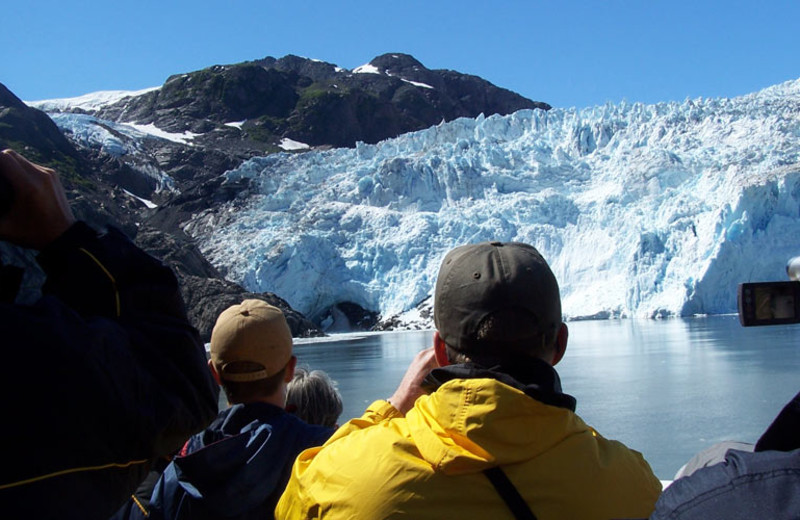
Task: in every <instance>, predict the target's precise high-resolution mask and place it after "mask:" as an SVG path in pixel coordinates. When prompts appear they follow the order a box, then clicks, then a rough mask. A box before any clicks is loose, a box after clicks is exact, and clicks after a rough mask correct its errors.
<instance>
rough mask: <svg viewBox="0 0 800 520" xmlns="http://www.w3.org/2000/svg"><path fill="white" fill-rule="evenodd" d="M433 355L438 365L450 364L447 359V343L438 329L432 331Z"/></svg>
mask: <svg viewBox="0 0 800 520" xmlns="http://www.w3.org/2000/svg"><path fill="white" fill-rule="evenodd" d="M433 355H434V357H436V362H437V363H438V364H439V366H440V367H446V366H447V365H449V364H450V361H449V360H448V359H447V344H446V343H445V342H444V340H443V339H442V337H441V336H439V331H438V330H437V331H436V332H434V333H433Z"/></svg>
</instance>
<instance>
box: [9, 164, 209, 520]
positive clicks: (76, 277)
mask: <svg viewBox="0 0 800 520" xmlns="http://www.w3.org/2000/svg"><path fill="white" fill-rule="evenodd" d="M0 177H2V179H3V180H4V181H5V182H6V183H7V185H8V186H7V188H8V189H6V190H4V193H5V195H8V197H5V198H7V199H10V200H11V203H10V204H9V205H7V207H6V208H5V211H3V212H2V214H0V239H2V240H5V241H8V242H10V243H13V244H16V245H18V246H23V247H28V248H33V249H36V250H39V251H40V253H39V256H38V258H37V259H38V262H39V264H40V265H41V266H42V268H43V270H44V272H45V273H46V275H47V279H46V282H45V284H44V286H43V287H42V297H41V298H40V299H39V301H37V302H36V303H35V304H33V305H22V304H17V303H14V301H13V299H14V296H13V295H14V293H16V289H17V288H13V289H11V290H8V288H7V287H4V288H3V291H2V293H3V294H5V295H6V297H7V299H6V300H5V301H2V302H0V338H2V340H0V342H2V349H1V350H2V358H3V366H4V370H3V377H2V378H0V388H2V393H3V395H4V396H5V399H4V404H3V416H4V417H5V420H4V424H3V428H2V433H0V459H1V460H2V461H3V462H2V464H0V511H2V512H3V513H2V515H3V517H7V518H81V519H92V518H108V517H109V516H110V515H111V514H112V513H113V512H114V511H115V510H116V509H117V508H119V506H120V505H121V504H122V503H123V502H124V501H125V500H126V499H127V497H128V496H129V495H130V493H131V492H132V491H133V490H134V489H136V486H137V485H138V484H139V482H140V481H141V480H142V479H143V478H144V477H145V476H146V474H147V472H148V471H149V469H150V467H151V465H152V463H153V461H154V460H157V459H158V458H159V457H161V456H164V455H167V454H170V453H173V452H174V451H176V450H177V449H180V446H181V445H183V443H184V442H185V441H186V439H187V438H188V437H189V436H190V435H192V434H193V433H195V432H197V431H200V430H202V429H203V428H204V427H205V426H206V425H208V424H209V423H210V422H211V420H212V419H213V418H214V415H215V413H216V407H217V398H218V389H217V387H216V385H215V384H214V380H213V378H212V377H211V376H210V375H209V374H208V369H207V368H206V366H205V363H206V357H205V352H204V349H203V344H202V342H201V341H200V338H199V335H198V333H197V331H196V330H195V329H194V328H193V327H192V326H191V325H190V323H189V321H188V319H187V316H186V312H185V309H184V306H183V302H182V300H181V297H180V292H179V289H178V284H177V281H176V279H175V276H174V275H173V273H172V271H170V270H169V269H168V268H167V267H165V266H164V265H162V264H161V263H160V262H158V261H157V260H155V259H154V258H152V257H150V256H148V255H147V254H146V253H144V252H143V251H141V250H140V249H138V248H137V247H136V246H134V245H133V244H132V243H131V242H130V241H129V240H128V239H127V238H126V237H125V236H124V235H123V234H122V233H120V232H119V231H116V230H113V229H111V230H109V231H108V232H107V233H104V234H98V233H97V232H96V231H95V230H93V229H91V228H90V227H89V226H87V225H86V224H85V223H82V222H76V220H75V217H74V216H73V214H72V212H71V210H70V208H69V204H68V202H67V199H66V195H65V192H64V189H63V187H62V186H61V183H60V182H59V180H58V176H57V174H56V172H54V171H53V170H51V169H49V168H44V167H41V166H38V165H35V164H33V163H31V162H29V161H27V160H26V159H25V158H24V157H22V156H21V155H19V154H17V153H15V152H13V151H11V150H5V151H3V152H2V153H0ZM7 281H8V278H5V277H4V279H3V281H2V282H0V283H3V284H5V283H6V282H7Z"/></svg>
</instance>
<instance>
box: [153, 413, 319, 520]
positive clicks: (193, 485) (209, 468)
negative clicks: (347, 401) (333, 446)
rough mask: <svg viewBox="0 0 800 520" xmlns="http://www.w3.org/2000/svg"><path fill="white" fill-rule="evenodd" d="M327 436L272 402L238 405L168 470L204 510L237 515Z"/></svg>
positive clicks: (263, 495) (260, 498) (261, 497)
mask: <svg viewBox="0 0 800 520" xmlns="http://www.w3.org/2000/svg"><path fill="white" fill-rule="evenodd" d="M298 425H300V426H298ZM331 432H332V430H331V429H329V428H324V427H321V426H310V425H307V424H305V423H303V422H302V421H300V420H299V419H298V418H297V417H295V416H293V415H290V414H288V413H286V412H285V411H284V410H283V409H281V408H279V407H277V406H274V405H271V404H266V403H250V404H246V405H242V404H238V405H235V406H232V407H230V408H228V409H227V410H225V411H223V412H221V413H220V415H219V416H218V417H217V419H216V420H215V421H214V422H213V423H212V424H211V425H210V426H209V427H208V429H206V430H205V431H203V432H201V433H199V434H197V435H195V436H194V437H192V438H191V439H190V440H189V441H188V442H187V445H186V447H185V448H184V450H183V451H184V453H186V454H184V455H181V456H178V457H176V458H175V459H174V463H173V464H171V465H170V466H169V467H168V468H167V471H174V473H175V474H174V477H176V480H177V482H178V483H179V485H180V486H181V487H183V489H184V491H185V492H186V493H187V494H188V495H189V496H191V497H192V498H193V499H194V500H197V501H201V502H202V503H203V506H204V508H208V509H210V510H213V511H215V512H216V511H219V512H222V511H224V512H225V515H226V516H236V515H237V514H242V513H244V512H247V511H250V510H252V509H253V508H256V507H258V506H259V505H260V504H263V503H264V502H265V501H266V499H267V498H268V497H269V496H270V495H271V494H272V493H273V492H274V491H275V490H276V488H277V487H278V486H279V485H281V487H282V485H283V482H285V480H287V479H288V473H289V471H290V469H291V464H292V463H293V461H294V458H295V457H296V456H297V454H298V453H299V452H300V451H302V449H304V448H306V447H308V446H312V445H321V444H322V443H324V442H325V440H326V439H327V438H328V437H329V436H330V434H331ZM165 473H166V472H165Z"/></svg>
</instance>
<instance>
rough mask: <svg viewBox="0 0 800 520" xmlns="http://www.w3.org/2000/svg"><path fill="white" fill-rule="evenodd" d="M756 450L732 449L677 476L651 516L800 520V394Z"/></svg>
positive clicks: (655, 519) (682, 519) (663, 518)
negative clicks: (711, 462) (718, 460)
mask: <svg viewBox="0 0 800 520" xmlns="http://www.w3.org/2000/svg"><path fill="white" fill-rule="evenodd" d="M755 449H756V451H755V452H746V451H739V450H729V451H728V452H727V453H726V454H725V460H724V461H723V462H721V463H719V464H714V465H712V466H708V467H703V468H701V469H698V470H696V471H695V472H694V473H692V474H691V475H689V476H687V477H683V478H679V479H677V480H676V481H675V482H673V483H672V485H670V486H669V487H668V488H667V489H666V490H665V491H664V492H663V493H662V494H661V497H660V498H659V499H658V502H657V503H656V510H655V512H654V513H653V514H652V515H651V517H650V518H651V520H668V519H669V520H695V519H696V520H700V519H703V520H706V519H708V520H715V519H720V520H722V519H725V520H736V519H753V518H768V519H770V520H783V519H786V520H789V519H792V520H796V519H798V518H800V394H797V395H796V396H795V397H794V399H792V401H790V402H789V403H788V404H787V405H786V406H785V407H784V408H783V410H781V413H780V414H779V415H778V417H776V418H775V420H774V421H773V423H772V424H771V425H770V427H769V428H768V429H767V431H766V432H765V433H764V434H763V435H762V436H761V438H760V439H759V440H758V443H756V447H755Z"/></svg>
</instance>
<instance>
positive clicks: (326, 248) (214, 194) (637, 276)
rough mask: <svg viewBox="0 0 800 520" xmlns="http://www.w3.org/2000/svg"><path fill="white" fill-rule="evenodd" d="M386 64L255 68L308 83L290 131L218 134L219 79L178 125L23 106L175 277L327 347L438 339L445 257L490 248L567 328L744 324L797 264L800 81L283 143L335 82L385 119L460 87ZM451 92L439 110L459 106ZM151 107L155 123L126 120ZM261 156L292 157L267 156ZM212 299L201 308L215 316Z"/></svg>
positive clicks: (281, 124)
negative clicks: (413, 92) (50, 128)
mask: <svg viewBox="0 0 800 520" xmlns="http://www.w3.org/2000/svg"><path fill="white" fill-rule="evenodd" d="M394 56H395V55H388V57H387V56H383V57H379V58H376V59H375V60H373V61H372V62H371V64H369V65H367V66H364V67H359V68H358V69H356V70H354V71H343V70H338V69H337V68H336V67H335V66H333V65H330V64H326V63H323V62H317V61H313V60H305V59H302V58H296V57H285V58H281V59H280V60H275V59H272V58H267V59H265V60H260V61H259V62H250V63H248V64H244V65H243V67H245V68H246V69H247V70H248V71H250V72H247V74H258V75H260V74H261V72H253V71H252V70H251V69H252V67H253V66H257V67H260V68H261V69H263V70H264V71H265V72H267V73H268V74H271V75H272V76H271V77H278V76H275V75H276V74H277V75H285V77H289V78H295V77H297V78H300V77H302V78H305V79H302V80H299V79H298V80H297V82H295V83H291V85H294V87H293V89H294V92H295V93H296V94H298V98H297V99H298V101H297V102H296V103H295V105H294V107H295V109H293V110H295V111H292V112H290V113H289V115H287V116H286V117H283V116H280V117H279V116H274V115H273V116H265V115H260V116H257V117H253V118H250V119H247V120H245V119H235V118H234V116H236V118H238V117H242V113H241V112H235V113H234V112H225V110H229V109H230V106H233V105H230V104H229V103H228V102H227V101H225V100H226V99H229V98H228V97H226V95H225V94H224V93H225V92H231V91H230V90H229V89H228V90H226V88H222V90H219V88H220V87H219V86H218V85H217V83H215V82H214V81H222V80H219V79H217V80H214V81H212V80H211V79H208V78H211V77H212V76H213V77H217V78H223V80H225V78H226V77H228V76H226V74H227V72H226V70H231V69H230V68H226V67H219V68H218V67H214V68H211V69H207V70H206V71H200V72H198V73H197V74H199V75H198V76H196V78H195V79H196V80H197V81H195V79H193V80H192V81H189V80H188V79H187V78H184V77H177V76H176V77H173V78H177V79H170V80H168V81H167V84H169V83H170V82H171V81H173V82H174V81H179V82H182V83H181V84H183V85H184V87H183V89H185V90H187V91H188V92H191V96H189V95H188V94H187V96H186V97H187V98H192V99H194V100H195V101H186V102H183V104H181V103H178V101H177V100H174V103H172V102H166V101H164V100H166V99H167V98H162V97H160V96H161V95H160V94H159V95H156V94H157V93H158V92H160V91H163V90H164V89H166V87H167V84H165V85H164V86H162V87H160V88H159V89H155V90H150V91H146V92H139V93H106V94H104V95H103V96H97V95H95V96H88V97H85V98H82V99H73V100H66V101H63V100H62V101H58V100H56V101H49V102H38V103H33V104H32V105H33V106H37V107H39V108H41V109H43V110H46V111H47V112H48V114H49V115H50V117H51V118H52V119H53V120H54V121H55V123H56V124H57V125H58V127H59V128H60V129H61V130H62V131H63V132H64V133H65V135H66V136H67V137H68V138H69V140H70V142H71V143H74V144H75V145H76V147H77V148H78V149H79V150H80V153H81V156H82V157H89V158H90V159H91V160H94V161H95V162H93V163H92V164H96V163H97V160H96V159H100V158H102V160H103V161H106V162H107V163H108V164H115V165H116V167H115V168H108V172H109V173H108V174H109V175H112V174H113V175H116V177H114V182H115V183H116V184H115V186H117V189H119V187H125V189H126V190H127V191H128V192H129V193H131V194H135V195H136V197H133V196H132V195H127V197H128V198H129V199H131V200H135V201H138V203H139V204H140V208H139V209H138V210H137V212H136V213H135V215H136V218H137V219H139V220H137V222H140V223H141V225H142V226H148V227H150V228H152V229H155V230H156V231H157V233H160V234H156V235H154V236H155V238H154V239H153V240H152V241H151V247H156V246H161V247H163V248H164V250H163V252H162V256H170V255H172V257H173V258H175V256H176V255H177V257H180V260H179V261H176V265H177V266H178V267H179V268H180V269H189V268H190V267H187V266H195V267H194V268H192V269H195V268H199V267H197V266H201V265H202V266H204V267H203V269H210V270H212V271H213V272H212V271H209V272H207V273H205V276H207V277H206V278H203V279H204V280H213V281H214V283H217V281H219V280H220V278H221V277H224V278H225V280H227V282H226V283H235V284H237V286H240V287H243V288H244V289H246V290H248V291H254V292H258V293H261V292H268V293H272V294H276V295H280V297H281V298H283V299H285V301H286V303H287V304H288V305H289V306H291V308H293V309H296V310H297V311H299V312H301V313H302V314H303V315H305V316H308V317H309V318H310V319H311V320H312V321H313V322H314V323H316V324H318V325H319V326H321V327H322V328H325V329H326V330H343V329H347V328H351V327H356V328H365V327H370V326H374V327H376V328H403V327H406V328H408V327H429V326H431V324H432V323H431V320H430V309H431V305H432V304H433V302H432V291H433V284H434V281H435V276H436V271H437V268H438V264H439V262H440V260H441V258H442V256H443V255H444V254H445V253H446V251H447V250H449V249H450V248H451V247H453V246H455V245H459V244H463V243H467V242H476V241H479V240H495V239H496V240H521V241H525V242H529V243H532V244H533V245H535V246H536V247H537V248H538V249H539V250H540V251H541V252H542V253H543V254H544V256H545V257H546V258H547V259H548V261H549V262H550V264H551V265H552V266H553V269H554V271H555V273H556V276H557V277H558V279H559V281H560V283H561V290H562V299H563V309H564V313H565V316H566V317H567V318H568V319H586V318H614V317H646V318H658V317H668V316H691V315H697V314H720V313H731V312H735V301H736V286H737V284H738V283H740V282H745V281H758V280H782V279H785V276H786V275H785V272H784V269H783V266H784V265H785V262H786V260H788V258H790V257H792V256H795V255H798V254H800V249H799V248H798V247H797V245H796V244H795V243H793V242H792V237H794V236H797V233H798V231H800V175H798V173H800V166H798V159H799V158H800V80H798V81H791V82H787V83H785V84H781V85H776V86H774V87H771V88H768V89H765V90H763V91H761V92H756V93H753V94H750V95H747V96H741V97H738V98H733V99H725V98H723V99H695V100H686V101H683V102H671V103H659V104H655V105H644V104H641V103H621V104H619V105H612V104H607V105H603V106H598V107H589V108H585V109H580V110H578V109H559V108H549V107H548V106H543V107H538V108H537V107H534V108H523V109H520V110H516V111H513V112H512V113H509V114H506V115H502V113H498V114H495V115H486V113H488V112H489V110H485V111H481V113H484V115H476V116H472V117H459V118H457V119H454V120H452V121H442V119H444V118H442V119H439V120H438V121H436V122H435V124H434V125H432V126H428V127H425V128H423V129H421V130H416V131H413V132H407V133H402V134H399V135H397V136H394V137H391V138H388V139H384V140H381V141H378V142H376V143H371V142H369V140H359V141H357V142H355V143H351V144H348V145H347V146H345V147H334V146H333V145H332V143H330V142H327V141H326V140H325V139H322V140H321V141H318V142H314V143H315V144H314V146H311V145H310V144H309V141H310V139H309V138H307V137H302V136H301V135H300V134H294V133H290V132H289V130H288V129H289V128H293V127H292V124H294V123H293V122H295V121H297V120H301V119H302V120H304V121H306V122H308V121H310V120H311V119H309V117H310V116H309V115H308V114H311V113H322V112H314V111H313V110H312V111H311V112H307V113H303V114H301V113H300V112H302V110H300V111H299V112H297V111H296V110H297V107H299V106H300V107H301V108H302V107H307V105H302V104H300V103H299V100H300V99H303V98H304V96H305V97H306V98H307V96H309V95H310V93H311V92H313V90H312V91H309V90H307V89H309V88H312V85H320V84H325V85H327V86H326V90H325V93H324V95H320V99H324V100H326V101H325V103H328V102H329V100H330V99H331V97H330V95H331V94H330V93H331V92H332V91H333V90H335V88H334V85H335V86H336V88H341V86H342V85H346V84H345V83H344V81H345V80H348V81H349V80H352V81H362V80H361V78H367V79H366V80H365V82H364V83H363V84H361V86H359V87H358V92H359V94H358V95H356V94H352V95H353V96H356V98H358V96H367V95H373V94H368V93H375V94H374V95H375V97H376V98H377V99H383V98H381V97H380V95H379V94H377V93H379V92H381V90H380V89H383V88H394V87H393V85H398V84H402V85H400V87H399V88H398V89H397V90H395V93H397V92H400V88H402V89H406V88H411V87H413V88H415V89H419V90H420V91H421V92H423V93H428V94H429V95H430V93H429V91H431V90H437V89H438V90H442V92H444V91H445V88H444V87H442V85H448V80H446V79H445V78H448V77H450V75H451V74H454V75H455V76H452V77H454V78H455V77H457V73H450V72H449V71H426V70H424V68H422V67H420V66H419V65H416V64H415V60H413V59H412V58H410V57H407V56H403V55H397V58H395V57H394ZM229 67H231V68H236V67H235V66H229ZM415 67H417V68H418V70H417V69H415ZM417 72H418V73H419V75H413V73H417ZM429 73H430V74H432V75H428V74H429ZM235 74H245V72H244V69H242V71H239V72H236V73H235ZM189 76H192V75H191V74H190V75H189ZM237 77H238V76H237ZM281 77H283V76H281ZM204 78H205V79H204ZM331 78H337V79H335V80H332V79H331ZM437 78H438V79H440V80H441V82H442V83H441V84H438V83H436V80H437ZM201 80H202V81H201ZM226 81H228V80H225V81H222V83H221V84H222V85H223V86H224V85H227V84H228V83H226ZM293 81H294V80H293ZM326 81H328V82H330V83H325V82H326ZM333 81H336V82H335V83H334V82H333ZM464 81H465V82H467V83H469V77H465V79H464ZM480 81H482V80H480ZM480 81H477V82H475V83H474V84H475V85H478V84H480ZM195 83H196V84H198V85H205V86H203V87H202V88H200V89H199V90H193V89H194V87H191V85H193V84H195ZM279 83H280V82H272V83H268V85H269V88H275V89H278V88H279V86H278V85H279ZM455 83H458V82H457V81H456V82H455ZM214 85H217V86H214ZM304 85H305V86H304ZM212 87H213V88H212ZM429 87H433V89H430V88H429ZM265 88H266V87H265ZM313 88H314V89H316V88H317V87H313ZM348 88H354V87H348ZM448 88H449V87H448ZM215 89H216V90H215ZM167 90H168V89H167ZM220 92H221V93H220ZM280 92H283V90H281V91H280ZM286 92H288V91H286ZM447 92H448V94H447V96H444V95H443V94H442V95H440V97H438V98H437V103H439V104H438V105H437V106H438V107H439V109H441V110H444V108H442V107H445V106H451V105H452V102H451V101H447V102H445V101H446V100H447V99H450V100H452V99H462V98H463V97H464V96H462V97H461V98H459V97H458V96H457V95H455V94H453V92H456V90H447ZM101 97H102V98H103V99H100V98H101ZM396 97H398V96H396V95H395V94H392V97H391V99H395V98H396ZM399 97H401V98H402V96H399ZM277 98H279V99H278V101H279V100H280V99H283V98H282V97H281V96H277ZM345 98H346V99H350V98H348V97H347V96H345ZM197 99H200V101H198V100H197ZM287 99H288V98H287ZM337 99H338V98H337ZM359 99H360V98H359ZM426 99H428V98H426ZM471 99H474V96H473V97H472V98H471ZM498 99H499V98H498ZM146 100H149V101H146ZM159 100H160V101H159ZM278 101H275V102H276V103H277V102H278ZM161 102H164V104H159V103H161ZM341 102H343V101H341V99H339V101H337V102H332V101H331V103H332V105H331V106H332V107H335V106H339V105H338V104H337V103H341ZM495 102H499V101H492V103H495ZM148 103H149V105H148ZM253 103H255V101H253ZM354 103H355V104H354V105H353V106H354V107H357V106H358V102H354ZM431 103H432V102H431ZM448 103H450V104H449V105H448ZM250 104H251V103H250V102H248V103H245V104H244V105H246V106H250ZM144 106H150V107H151V108H150V110H149V111H146V110H145V111H144V112H142V114H149V115H147V117H145V116H144V115H137V116H136V117H135V118H133V119H131V118H132V117H133V116H132V114H134V111H135V110H140V109H141V110H144V109H143V108H142V107H144ZM236 106H238V105H236ZM270 106H271V107H272V108H270V109H269V110H273V109H275V110H277V108H276V107H277V105H270ZM392 106H393V107H395V109H397V110H398V111H400V112H402V110H400V108H399V107H401V106H407V105H399V104H398V105H392ZM487 106H488V105H487ZM154 107H158V108H154ZM199 107H206V108H207V114H209V115H208V116H201V114H203V111H202V110H200V108H199ZM209 107H210V108H209ZM225 107H228V108H225ZM248 110H249V109H248ZM253 110H255V109H253ZM258 110H267V109H265V108H264V107H263V106H262V107H261V108H259V109H258ZM315 110H317V109H316V108H315ZM319 110H322V109H321V108H319ZM326 110H333V108H330V107H329V108H328V109H326ZM387 110H388V109H387ZM427 110H428V109H427V108H425V109H424V110H420V112H419V113H420V114H425V113H427ZM323 112H324V113H327V112H325V111H324V110H323ZM136 113H138V112H136ZM255 113H256V112H252V113H251V114H255ZM215 114H216V115H215ZM282 114H285V112H284V113H282ZM269 117H272V118H274V119H273V123H274V125H275V126H274V127H271V128H280V129H282V130H281V131H280V132H273V130H269V131H268V132H265V133H263V134H259V135H260V137H259V139H262V141H258V140H256V139H254V138H253V137H252V136H253V132H252V128H255V126H253V127H248V122H251V123H252V121H253V120H257V121H259V123H258V124H259V125H261V126H260V128H266V127H265V126H264V125H265V124H266V123H264V121H266V120H267V119H268V118H269ZM437 117H438V116H437ZM264 118H266V119H264ZM304 118H305V119H304ZM415 118H417V119H421V118H422V116H421V115H417V116H415ZM357 121H358V124H355V123H354V125H355V126H354V128H360V129H363V128H365V127H366V126H367V125H365V124H363V121H362V120H357ZM351 122H352V121H351ZM253 124H254V123H253ZM270 124H272V123H270ZM254 125H255V124H254ZM310 126H313V125H310ZM348 127H349V126H348ZM248 128H250V129H249V130H248ZM298 128H300V127H298ZM307 131H308V132H309V135H311V134H313V135H316V136H320V135H326V134H325V133H324V132H320V133H315V132H316V131H315V130H313V128H312V129H310V130H307ZM358 131H361V130H358ZM353 132H356V130H353ZM256 133H257V132H256ZM301 139H306V140H305V141H301ZM257 142H261V143H262V144H263V143H269V145H268V146H269V150H270V151H273V150H278V149H280V148H281V146H282V147H283V149H284V151H280V152H277V153H266V152H265V148H264V146H262V148H260V150H261V151H259V149H257V148H258V146H256V144H255V143H257ZM316 143H324V144H316ZM259 146H261V145H259ZM137 197H138V198H137ZM139 234H140V235H141V234H142V232H141V231H140V232H139ZM164 236H166V237H169V238H170V239H174V240H175V241H176V244H175V245H173V244H170V243H169V241H165V240H164V239H163V237H164ZM181 251H185V252H186V254H185V255H184V256H183V257H181ZM205 261H207V262H209V264H208V265H206V264H205V263H204V262H205ZM214 272H216V273H217V275H216V276H218V277H216V278H215V277H214V276H211V275H213V274H214ZM209 284H210V282H209ZM191 292H192V293H193V294H197V293H201V292H202V291H199V290H195V289H191ZM202 293H203V294H207V295H209V298H210V300H206V301H213V295H214V294H216V293H214V292H213V287H211V289H210V290H209V291H208V292H202ZM205 319H208V318H205Z"/></svg>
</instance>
